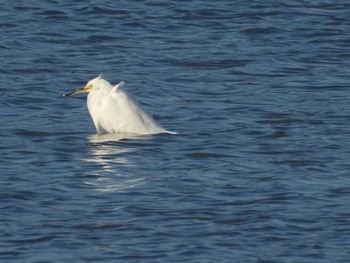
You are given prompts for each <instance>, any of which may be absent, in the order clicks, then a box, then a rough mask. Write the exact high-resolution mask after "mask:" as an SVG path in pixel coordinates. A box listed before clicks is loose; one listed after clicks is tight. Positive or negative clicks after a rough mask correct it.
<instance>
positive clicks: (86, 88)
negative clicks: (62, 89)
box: [63, 84, 92, 97]
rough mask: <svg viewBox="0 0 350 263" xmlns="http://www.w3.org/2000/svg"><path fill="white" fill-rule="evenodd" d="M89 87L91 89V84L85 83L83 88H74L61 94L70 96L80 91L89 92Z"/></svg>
mask: <svg viewBox="0 0 350 263" xmlns="http://www.w3.org/2000/svg"><path fill="white" fill-rule="evenodd" d="M91 89H92V84H89V85H86V86H85V87H84V88H81V89H76V90H73V91H71V92H68V93H66V94H63V96H64V97H67V96H72V95H76V94H82V93H86V92H90V90H91Z"/></svg>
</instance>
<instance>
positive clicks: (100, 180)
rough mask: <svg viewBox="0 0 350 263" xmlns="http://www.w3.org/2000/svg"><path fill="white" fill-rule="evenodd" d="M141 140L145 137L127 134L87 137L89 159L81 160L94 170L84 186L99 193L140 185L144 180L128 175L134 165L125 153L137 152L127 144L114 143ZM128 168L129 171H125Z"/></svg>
mask: <svg viewBox="0 0 350 263" xmlns="http://www.w3.org/2000/svg"><path fill="white" fill-rule="evenodd" d="M137 138H138V139H142V138H145V136H135V135H127V134H102V135H100V134H97V135H93V136H90V137H89V140H90V142H91V146H90V150H89V153H90V158H85V159H82V161H85V162H88V163H95V164H96V166H94V167H96V170H95V171H94V173H93V175H95V176H96V177H94V178H92V179H91V180H90V181H88V182H84V184H87V185H91V186H94V187H95V188H96V190H97V191H100V192H116V191H122V190H125V189H128V188H131V187H135V186H138V185H140V184H142V182H143V180H144V179H145V178H143V177H140V176H138V175H135V174H133V173H129V172H128V170H129V171H130V170H131V169H132V168H134V167H135V164H134V163H133V162H132V161H130V160H129V159H128V157H127V156H126V153H130V152H132V151H135V150H137V148H134V147H131V146H130V145H129V144H128V143H123V144H121V143H119V144H117V143H115V142H118V141H120V140H122V139H137ZM127 168H130V169H127Z"/></svg>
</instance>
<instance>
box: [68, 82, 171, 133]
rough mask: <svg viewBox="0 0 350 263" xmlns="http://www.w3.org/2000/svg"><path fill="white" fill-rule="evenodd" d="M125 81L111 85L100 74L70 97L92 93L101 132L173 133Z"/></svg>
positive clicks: (90, 102) (92, 106)
mask: <svg viewBox="0 0 350 263" xmlns="http://www.w3.org/2000/svg"><path fill="white" fill-rule="evenodd" d="M123 85H124V82H123V81H122V82H120V83H119V84H117V85H116V86H112V85H111V84H110V83H109V82H108V81H107V80H105V79H103V78H101V77H97V78H95V79H92V80H90V81H89V82H88V83H87V85H86V86H85V87H84V88H82V89H79V90H75V91H72V92H69V93H67V94H65V95H64V96H70V95H74V94H79V93H85V92H89V95H88V98H87V106H88V110H89V113H90V115H91V118H92V120H93V122H94V124H95V127H96V130H97V132H98V133H130V134H157V133H173V132H169V131H167V130H165V129H163V128H162V127H160V126H159V125H158V124H157V122H156V121H155V120H154V119H153V118H152V117H151V116H150V115H148V114H147V113H146V112H145V111H144V110H143V109H142V108H141V106H140V105H139V103H137V102H136V101H135V100H134V99H133V98H132V97H131V96H129V95H128V94H127V93H126V92H125V91H124V90H123V89H122V87H123Z"/></svg>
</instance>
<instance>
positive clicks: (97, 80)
mask: <svg viewBox="0 0 350 263" xmlns="http://www.w3.org/2000/svg"><path fill="white" fill-rule="evenodd" d="M101 81H103V79H102V78H101V75H100V76H98V77H97V78H94V79H92V80H90V81H89V82H88V83H87V84H86V85H85V87H83V88H80V89H76V90H73V91H70V92H68V93H66V94H63V96H72V95H75V94H82V93H87V92H90V91H91V90H92V89H93V88H95V87H97V86H99V83H100V82H101Z"/></svg>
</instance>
